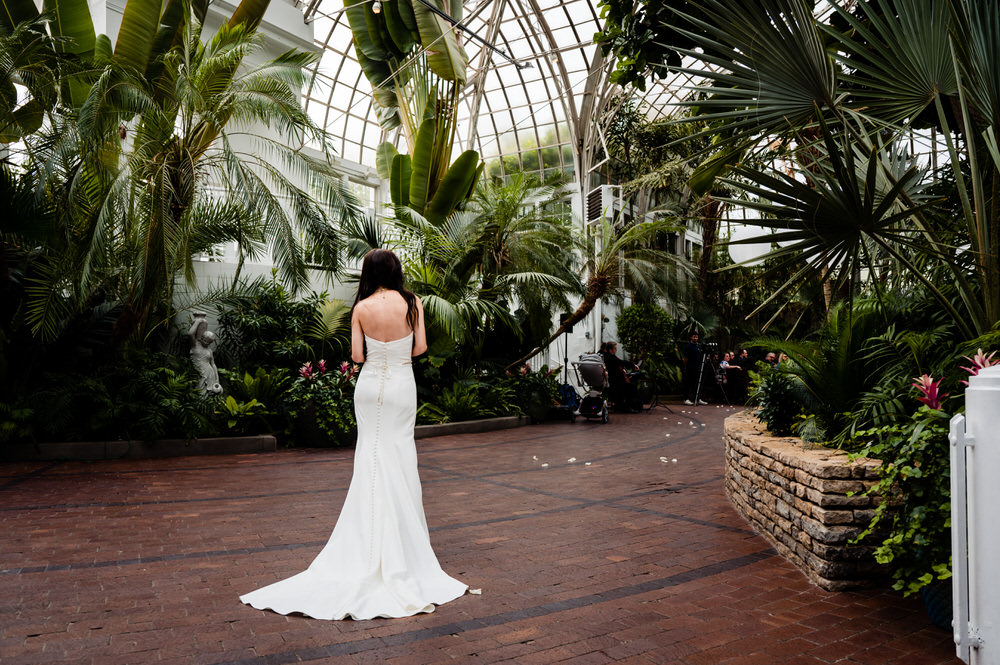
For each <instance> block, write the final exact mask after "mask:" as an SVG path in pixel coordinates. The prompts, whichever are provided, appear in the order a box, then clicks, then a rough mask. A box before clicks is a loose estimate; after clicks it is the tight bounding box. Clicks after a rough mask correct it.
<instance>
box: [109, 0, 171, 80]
mask: <svg viewBox="0 0 1000 665" xmlns="http://www.w3.org/2000/svg"><path fill="white" fill-rule="evenodd" d="M159 25H160V0H128V2H126V3H125V11H124V12H123V13H122V23H121V27H120V28H119V29H118V38H117V39H116V40H115V61H116V62H118V63H119V64H121V65H125V66H127V67H132V68H133V69H135V70H136V71H138V72H145V71H146V67H148V66H149V59H150V54H151V53H152V49H153V39H154V38H155V37H156V30H157V28H159Z"/></svg>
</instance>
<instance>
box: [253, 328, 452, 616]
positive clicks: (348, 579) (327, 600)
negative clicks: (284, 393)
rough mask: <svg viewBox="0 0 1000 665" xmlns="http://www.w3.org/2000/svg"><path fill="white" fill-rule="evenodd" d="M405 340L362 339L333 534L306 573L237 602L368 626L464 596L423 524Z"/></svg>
mask: <svg viewBox="0 0 1000 665" xmlns="http://www.w3.org/2000/svg"><path fill="white" fill-rule="evenodd" d="M412 339H413V334H412V333H411V334H410V335H407V336H406V337H404V338H402V339H397V340H395V341H392V342H380V341H378V340H375V339H371V338H369V337H367V336H366V337H365V341H366V343H367V347H368V352H367V357H366V359H365V364H364V367H363V368H362V370H361V374H360V376H359V377H358V383H357V386H356V388H355V391H354V412H355V414H356V415H357V419H358V445H357V450H356V451H355V453H354V477H353V478H352V479H351V487H350V489H349V490H348V491H347V498H346V499H345V500H344V507H343V509H342V510H341V512H340V518H339V519H338V520H337V525H336V526H335V527H334V529H333V534H332V535H331V536H330V540H329V541H328V542H327V544H326V546H325V547H324V548H323V550H322V551H321V552H320V553H319V555H318V556H317V557H316V559H315V560H314V561H313V562H312V563H311V564H310V565H309V568H307V569H306V570H305V571H303V572H301V573H299V574H298V575H294V576H292V577H289V578H288V579H285V580H282V581H280V582H276V583H274V584H271V585H269V586H266V587H263V588H261V589H257V590H256V591H252V592H250V593H248V594H246V595H245V596H241V597H240V600H241V601H243V602H244V603H247V604H248V605H251V606H253V607H256V608H257V609H271V610H274V611H275V612H278V613H280V614H289V613H291V612H300V613H302V614H305V615H308V616H311V617H314V618H316V619H344V618H346V617H348V616H349V617H351V618H353V619H372V618H374V617H405V616H411V615H413V614H417V613H419V612H433V611H434V606H435V605H440V604H442V603H446V602H448V601H450V600H454V599H455V598H458V597H459V596H461V595H462V594H464V593H465V591H466V589H467V587H466V585H465V584H462V583H461V582H459V581H458V580H456V579H454V578H452V577H450V576H448V575H447V574H446V573H445V572H444V571H443V570H441V566H440V564H438V561H437V557H436V556H435V555H434V550H433V549H431V542H430V537H429V535H428V532H427V521H426V519H425V518H424V508H423V501H422V499H421V491H420V477H419V475H418V474H417V451H416V446H415V445H414V442H413V426H414V424H415V422H416V410H417V393H416V385H415V383H414V381H413V370H412V368H411V364H410V363H411V356H410V353H411V351H412V348H413V341H412Z"/></svg>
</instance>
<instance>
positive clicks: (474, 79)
mask: <svg viewBox="0 0 1000 665" xmlns="http://www.w3.org/2000/svg"><path fill="white" fill-rule="evenodd" d="M383 1H384V2H392V0H383ZM431 1H432V2H433V1H434V0H431ZM300 6H301V7H302V9H303V11H304V13H305V16H306V20H307V21H309V22H312V24H313V28H314V36H315V40H316V43H317V45H319V46H321V47H322V48H323V55H322V58H321V60H320V62H319V63H318V66H317V67H316V70H315V72H314V77H313V81H312V85H311V86H310V88H309V89H308V91H307V95H306V108H307V111H308V112H309V113H310V115H311V116H312V117H313V118H314V119H315V120H316V121H317V122H318V123H319V124H320V125H322V126H323V127H325V128H326V129H327V130H328V131H329V132H330V133H331V134H332V135H333V136H334V137H336V141H337V143H336V144H335V145H336V149H337V151H338V154H339V155H340V157H341V158H343V159H345V160H347V161H350V162H355V163H359V164H362V165H365V166H374V164H375V149H376V147H377V146H378V145H379V144H380V143H382V142H383V141H386V140H389V141H394V142H395V141H397V139H398V138H399V137H398V136H397V133H396V131H395V130H394V131H392V132H391V133H390V134H388V135H386V134H385V133H384V132H383V131H382V129H381V127H379V125H378V122H377V120H376V114H375V110H374V108H373V105H374V98H373V97H372V95H371V85H370V84H369V82H368V80H367V79H366V78H365V76H364V75H363V74H362V72H361V67H360V66H359V65H358V62H357V59H356V56H355V54H354V45H353V42H352V38H351V30H350V26H349V25H348V22H347V15H346V13H345V12H344V7H343V3H342V0H306V2H300ZM462 23H463V24H465V25H466V26H467V27H468V28H469V29H470V30H472V31H473V32H474V33H476V34H477V35H478V36H479V37H481V38H482V39H484V40H486V41H487V42H490V43H491V44H493V45H494V46H495V47H496V48H498V49H500V50H502V51H504V52H505V53H507V54H509V56H510V60H508V59H505V58H504V57H503V56H501V55H498V54H496V53H493V52H492V51H491V50H490V49H488V48H486V47H484V46H482V45H481V44H480V43H479V42H478V41H477V40H475V39H473V38H471V37H470V36H469V35H468V34H466V33H464V32H462V31H460V30H458V31H457V32H456V34H457V35H458V37H459V38H460V40H461V41H462V42H463V43H464V46H465V49H466V52H467V53H468V54H469V70H468V73H469V76H468V83H467V84H466V87H465V90H464V91H463V95H462V107H461V110H460V112H459V121H460V124H459V132H458V135H457V140H456V143H457V145H456V150H457V151H458V150H465V149H468V148H472V149H474V150H477V151H478V152H479V154H480V155H481V156H482V157H483V159H484V160H485V161H486V162H487V164H488V169H489V170H488V172H489V173H491V174H494V175H502V174H503V173H504V172H505V168H506V169H510V168H511V167H515V166H517V167H519V168H522V169H524V170H528V171H544V172H545V173H546V174H549V173H551V172H553V171H561V172H563V173H567V174H570V175H572V176H573V179H576V180H579V178H578V177H577V176H576V173H577V172H578V171H579V170H581V169H582V171H584V172H586V173H590V172H592V171H593V170H594V169H595V168H597V167H598V166H599V165H600V160H601V159H602V158H603V151H602V150H601V143H602V132H601V130H600V122H599V121H600V119H601V118H602V117H604V116H606V115H607V114H608V113H613V112H614V108H613V107H612V105H613V104H614V100H615V94H616V92H618V91H619V89H618V88H617V87H616V86H613V85H611V84H610V83H609V82H608V79H607V74H608V72H609V63H608V62H607V61H605V60H604V59H603V58H602V57H601V54H600V50H599V49H598V48H597V47H596V46H595V45H594V44H593V42H592V38H593V36H594V33H595V32H597V31H599V30H600V28H601V20H600V14H599V10H598V8H597V3H596V0H499V1H488V0H478V1H473V2H466V3H465V12H464V16H463V20H462ZM648 87H649V90H648V92H647V93H646V100H647V102H648V104H649V109H650V115H651V117H656V116H657V115H659V114H662V113H666V112H669V109H670V108H671V107H670V106H669V104H670V102H672V101H674V100H675V93H676V92H679V91H677V90H676V88H674V87H671V86H667V85H665V84H662V83H656V84H653V85H650V86H648ZM399 146H400V147H402V144H401V143H400V144H399ZM501 157H502V159H500V158H501Z"/></svg>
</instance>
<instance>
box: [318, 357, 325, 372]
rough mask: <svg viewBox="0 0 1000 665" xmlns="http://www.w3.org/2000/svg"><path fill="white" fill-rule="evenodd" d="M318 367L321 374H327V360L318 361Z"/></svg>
mask: <svg viewBox="0 0 1000 665" xmlns="http://www.w3.org/2000/svg"><path fill="white" fill-rule="evenodd" d="M316 367H317V368H318V369H319V373H320V374H326V361H325V360H320V361H319V362H318V363H316Z"/></svg>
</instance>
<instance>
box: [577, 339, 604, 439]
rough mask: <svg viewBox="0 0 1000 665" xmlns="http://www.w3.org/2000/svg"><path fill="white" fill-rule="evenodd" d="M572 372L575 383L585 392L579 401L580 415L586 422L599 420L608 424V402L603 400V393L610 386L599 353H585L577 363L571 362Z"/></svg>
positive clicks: (602, 359)
mask: <svg viewBox="0 0 1000 665" xmlns="http://www.w3.org/2000/svg"><path fill="white" fill-rule="evenodd" d="M573 371H574V372H576V379H577V381H578V382H579V383H580V385H581V386H582V387H584V388H585V389H586V390H587V394H586V395H584V397H583V399H581V400H580V415H581V416H583V417H584V418H586V419H588V420H590V419H591V418H600V419H601V422H602V423H606V422H608V401H607V400H606V399H605V398H604V391H605V390H607V389H608V386H609V385H610V384H609V383H608V373H607V372H606V371H605V368H604V358H602V357H601V354H599V353H585V354H583V355H582V356H580V360H579V361H574V362H573Z"/></svg>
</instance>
